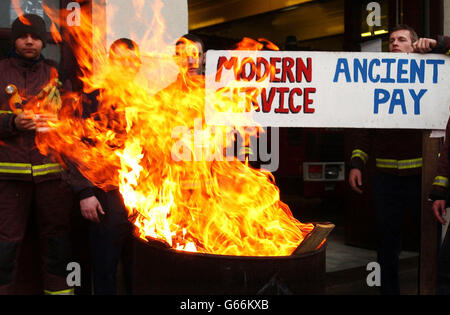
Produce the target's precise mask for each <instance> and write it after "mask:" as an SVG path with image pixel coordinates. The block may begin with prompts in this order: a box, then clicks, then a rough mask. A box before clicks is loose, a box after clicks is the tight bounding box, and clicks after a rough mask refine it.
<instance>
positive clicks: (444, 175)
mask: <svg viewBox="0 0 450 315" xmlns="http://www.w3.org/2000/svg"><path fill="white" fill-rule="evenodd" d="M449 137H450V118H449V120H448V122H447V128H446V129H445V141H444V145H443V146H442V148H441V150H440V155H439V160H438V167H437V170H436V176H435V178H434V181H433V186H432V189H431V192H430V199H432V200H448V176H449V160H448V158H449V152H448V150H449Z"/></svg>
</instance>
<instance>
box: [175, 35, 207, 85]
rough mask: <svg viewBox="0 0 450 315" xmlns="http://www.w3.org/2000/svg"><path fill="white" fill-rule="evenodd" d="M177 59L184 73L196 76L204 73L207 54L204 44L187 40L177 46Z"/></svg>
mask: <svg viewBox="0 0 450 315" xmlns="http://www.w3.org/2000/svg"><path fill="white" fill-rule="evenodd" d="M175 61H176V63H177V65H178V67H179V68H180V70H181V72H182V73H183V74H186V75H187V76H195V75H201V74H203V70H204V67H205V54H204V53H203V49H202V45H201V44H200V43H197V42H192V41H189V40H185V42H183V43H181V44H178V45H177V46H176V48H175Z"/></svg>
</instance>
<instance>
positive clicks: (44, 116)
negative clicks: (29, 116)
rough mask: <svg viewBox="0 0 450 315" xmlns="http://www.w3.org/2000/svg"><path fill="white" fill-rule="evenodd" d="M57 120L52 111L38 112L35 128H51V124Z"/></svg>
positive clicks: (42, 130)
mask: <svg viewBox="0 0 450 315" xmlns="http://www.w3.org/2000/svg"><path fill="white" fill-rule="evenodd" d="M49 122H50V124H56V123H57V122H58V116H57V115H56V114H53V113H40V114H37V115H36V130H37V131H41V132H45V131H48V130H50V129H51V127H50V126H51V125H50V124H49Z"/></svg>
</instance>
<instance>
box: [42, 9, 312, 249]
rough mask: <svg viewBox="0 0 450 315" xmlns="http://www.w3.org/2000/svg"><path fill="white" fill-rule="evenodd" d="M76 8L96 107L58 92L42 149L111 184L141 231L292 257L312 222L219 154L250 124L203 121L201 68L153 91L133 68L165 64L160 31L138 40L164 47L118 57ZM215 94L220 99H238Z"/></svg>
mask: <svg viewBox="0 0 450 315" xmlns="http://www.w3.org/2000/svg"><path fill="white" fill-rule="evenodd" d="M136 3H140V2H136ZM161 7H162V5H161V3H160V2H159V1H157V6H156V8H158V11H155V19H156V20H157V23H153V24H152V25H154V26H155V27H161V28H164V27H165V25H164V23H163V19H162V17H161V15H160V9H161ZM93 11H94V12H95V10H93ZM82 13H83V14H82V16H81V19H82V20H81V26H80V27H76V28H75V27H74V28H68V32H70V33H71V34H70V35H71V38H73V39H76V42H73V43H74V45H72V46H73V49H74V52H75V55H76V57H77V61H78V63H79V65H80V67H81V69H82V75H81V77H80V79H81V80H82V81H83V83H84V90H85V92H92V91H94V90H97V91H98V96H97V99H98V101H99V108H98V110H97V111H96V112H95V113H94V114H92V115H90V117H88V118H87V119H81V117H80V114H79V113H80V112H81V111H82V103H83V102H84V103H85V104H86V103H87V101H86V97H84V96H82V95H76V94H68V95H66V97H65V101H64V105H65V106H63V108H62V110H61V111H60V112H59V122H57V123H55V124H54V125H52V127H53V131H52V132H48V133H45V134H40V135H38V137H37V144H38V147H39V149H40V151H41V152H43V153H49V152H53V153H54V154H55V153H56V154H59V155H61V156H65V157H68V158H69V159H70V160H71V161H72V163H74V164H75V165H76V166H77V167H78V169H79V170H80V172H81V173H82V174H83V175H84V176H85V177H86V178H87V179H89V180H90V181H91V182H93V183H94V184H95V185H97V186H98V187H100V188H102V189H105V190H109V189H114V188H117V187H119V189H120V192H121V194H122V196H123V198H124V202H125V205H126V207H127V209H128V211H129V215H130V220H132V221H133V222H134V224H135V226H136V233H137V235H138V236H140V237H141V238H143V239H148V238H154V239H159V240H162V241H163V242H166V243H167V244H169V245H170V246H172V248H174V249H179V250H186V251H198V252H203V253H213V254H223V255H244V256H281V255H290V254H291V253H292V252H293V251H294V250H295V248H297V246H298V245H299V244H300V243H301V242H302V240H303V239H304V236H305V235H306V234H307V233H309V232H310V231H311V230H312V228H313V225H312V224H302V223H301V222H299V221H298V220H297V219H296V218H294V216H293V215H292V213H291V211H290V209H289V207H288V206H287V205H286V204H285V203H283V202H282V201H281V200H280V193H279V189H278V187H277V186H276V185H275V183H274V177H273V176H272V174H270V173H269V172H267V171H264V170H257V169H253V168H251V167H250V166H248V165H247V164H246V163H242V162H241V161H239V160H238V159H237V158H236V157H229V156H226V154H225V151H226V149H227V147H229V146H230V145H232V144H233V143H234V138H235V137H242V138H243V139H248V137H249V136H253V135H254V134H255V133H256V129H257V128H255V129H254V131H253V133H251V134H250V135H249V133H248V132H245V130H244V128H231V127H228V126H210V125H206V124H205V121H204V110H205V88H204V80H203V77H202V76H201V75H194V76H189V75H187V72H188V71H187V72H186V71H181V72H180V74H179V76H178V79H177V80H176V81H175V82H173V83H172V84H170V85H169V86H168V87H166V88H165V89H163V90H161V91H159V92H158V93H157V94H154V91H153V90H152V89H151V87H148V86H147V84H143V83H142V81H141V82H140V81H139V80H138V75H137V76H135V75H136V71H134V70H136V69H139V68H140V67H141V68H140V69H141V70H142V68H145V67H148V66H150V67H157V68H156V69H157V70H158V71H157V73H158V74H159V75H160V76H163V75H165V74H166V72H168V71H169V69H173V61H172V60H173V51H174V47H173V43H163V42H162V41H161V37H160V35H161V34H162V32H161V30H160V29H156V30H154V34H156V36H155V37H152V38H146V39H145V40H146V41H147V40H148V41H149V42H144V43H142V44H141V45H140V46H141V48H142V47H155V46H156V45H159V46H161V45H165V46H166V47H167V49H166V50H165V51H167V53H166V54H165V55H164V54H161V53H158V54H157V55H155V54H152V53H151V52H150V51H147V50H143V51H141V54H140V56H141V58H142V60H143V62H142V65H141V63H140V62H139V61H138V59H136V58H134V57H133V56H131V57H130V56H128V57H127V58H125V59H126V60H123V62H122V61H120V62H119V63H117V62H113V61H111V59H110V58H108V57H107V56H106V54H105V49H104V46H103V41H102V39H103V38H104V30H102V29H100V28H99V27H97V26H95V25H92V23H91V22H90V21H91V19H90V18H89V16H88V15H87V14H86V12H82ZM253 43H254V42H253ZM265 44H267V43H265ZM259 45H263V46H264V44H262V43H259V42H258V47H260V46H259ZM246 47H249V46H246ZM186 54H188V55H189V54H190V55H191V57H195V56H196V55H195V52H194V51H190V52H189V50H188V52H187V53H186ZM197 57H198V56H197ZM155 58H156V59H157V61H158V62H153V60H155ZM93 60H94V62H93ZM149 60H150V62H148V61H149ZM116 61H117V60H116ZM94 65H95V67H94ZM124 65H126V66H124ZM132 69H134V70H133V71H131V70H132ZM144 70H146V69H144ZM130 72H131V73H130ZM144 83H145V81H144ZM213 95H215V94H214V93H213ZM213 97H217V99H214V100H212V101H213V102H214V103H217V104H219V106H221V105H223V106H224V107H230V106H231V107H233V106H236V104H235V103H234V102H233V100H232V99H231V100H230V99H227V100H224V99H223V98H221V97H220V96H217V95H215V96H213ZM224 102H225V103H226V104H225V103H224ZM77 114H78V115H77ZM249 125H250V124H249Z"/></svg>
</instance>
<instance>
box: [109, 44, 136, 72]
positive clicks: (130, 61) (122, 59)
mask: <svg viewBox="0 0 450 315" xmlns="http://www.w3.org/2000/svg"><path fill="white" fill-rule="evenodd" d="M109 60H110V62H111V65H112V66H113V67H114V70H115V71H119V72H121V74H122V75H126V76H127V77H135V76H136V75H137V74H138V72H139V69H140V67H141V59H140V57H139V54H138V53H137V51H136V50H132V49H129V48H128V47H126V46H125V45H118V46H117V47H115V48H114V49H113V50H112V51H111V53H110V56H109Z"/></svg>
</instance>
